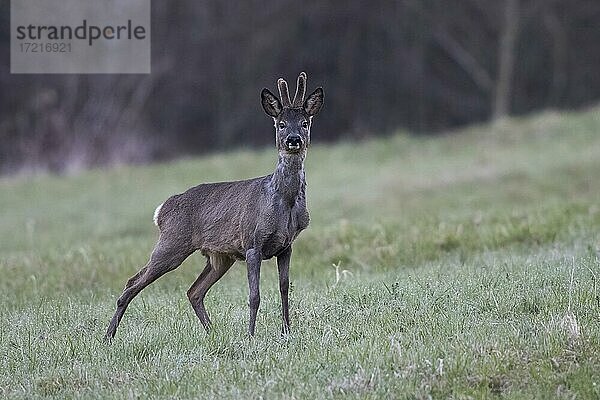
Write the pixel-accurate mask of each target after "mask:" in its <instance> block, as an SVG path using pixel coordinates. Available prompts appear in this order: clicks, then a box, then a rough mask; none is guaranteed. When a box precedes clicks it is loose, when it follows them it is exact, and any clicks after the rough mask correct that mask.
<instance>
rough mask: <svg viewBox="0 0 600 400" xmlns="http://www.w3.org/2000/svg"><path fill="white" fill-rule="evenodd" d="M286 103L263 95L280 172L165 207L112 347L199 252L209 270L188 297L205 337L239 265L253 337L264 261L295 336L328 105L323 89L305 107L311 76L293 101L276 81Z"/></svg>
mask: <svg viewBox="0 0 600 400" xmlns="http://www.w3.org/2000/svg"><path fill="white" fill-rule="evenodd" d="M277 85H278V88H279V96H280V98H281V101H280V100H279V99H278V98H277V97H276V96H275V95H274V94H273V93H271V92H270V91H269V90H268V89H263V91H262V93H261V98H262V106H263V108H264V110H265V112H266V113H267V114H268V115H269V116H271V117H272V118H273V121H274V122H275V137H276V143H277V150H278V152H279V160H278V163H277V167H276V168H275V172H273V173H272V174H270V175H266V176H262V177H259V178H254V179H248V180H244V181H235V182H221V183H207V184H202V185H199V186H196V187H193V188H191V189H189V190H188V191H186V192H184V193H182V194H178V195H175V196H172V197H170V198H169V199H167V201H165V202H164V203H163V204H161V205H160V206H158V208H157V209H156V211H155V213H154V222H155V224H156V225H157V226H158V229H159V230H160V236H159V238H158V242H157V243H156V246H155V247H154V250H153V251H152V255H151V256H150V261H148V263H147V264H146V266H145V267H143V268H142V269H141V270H140V271H139V272H138V273H137V274H135V275H134V276H132V277H131V278H130V279H129V280H128V281H127V284H126V286H125V289H124V290H123V293H122V294H121V296H120V297H119V299H118V300H117V310H116V312H115V315H114V316H113V318H112V320H111V321H110V325H109V326H108V330H107V332H106V338H107V339H109V340H110V339H112V338H113V337H114V336H115V333H116V332H117V327H118V326H119V322H120V321H121V318H122V317H123V314H124V313H125V310H126V309H127V306H128V305H129V303H130V302H131V300H133V298H134V297H135V296H137V294H138V293H140V292H141V291H142V290H143V289H144V288H145V287H146V286H148V285H149V284H151V283H152V282H154V281H155V280H157V279H158V278H160V277H161V276H162V275H164V274H165V273H167V272H169V271H172V270H174V269H175V268H177V267H178V266H179V265H181V263H182V262H183V261H184V260H185V259H186V258H187V257H188V256H189V255H190V254H192V253H193V252H195V251H196V250H200V251H201V252H202V254H203V255H204V256H205V257H206V267H204V270H203V271H202V273H200V276H198V278H197V279H196V281H195V282H194V283H193V284H192V286H191V287H190V288H189V290H188V292H187V295H188V298H189V300H190V303H192V307H193V308H194V311H195V312H196V315H197V316H198V318H199V319H200V322H202V324H203V325H204V328H205V329H207V330H208V329H209V327H210V323H211V322H210V319H209V318H208V314H207V312H206V309H205V308H204V297H205V296H206V293H207V292H208V290H209V289H210V288H211V286H212V285H214V284H215V282H217V281H218V280H219V279H220V278H221V277H222V276H223V275H225V273H226V272H227V271H228V270H229V268H230V267H231V266H232V265H233V263H234V262H235V261H236V260H246V264H247V267H248V286H249V292H250V295H249V306H250V323H249V327H248V333H249V334H250V335H254V327H255V323H256V313H257V311H258V306H259V304H260V293H259V278H260V265H261V261H262V260H267V259H270V258H272V257H277V268H278V270H279V290H280V293H281V306H282V318H283V328H282V332H283V333H284V334H286V333H288V332H289V327H290V321H289V311H288V288H289V267H290V257H291V255H292V242H293V241H294V239H296V237H297V236H298V234H299V233H300V232H301V231H302V230H303V229H304V228H306V227H307V226H308V222H309V217H308V210H307V208H306V196H305V191H306V183H305V179H304V158H305V157H306V150H307V147H308V145H309V143H310V128H311V124H312V119H313V117H314V116H315V115H316V114H317V113H318V112H319V110H320V109H321V107H322V105H323V89H322V88H318V89H316V90H315V91H314V92H313V93H312V94H311V95H310V96H308V98H307V99H306V100H304V95H305V93H306V74H305V73H304V72H302V73H301V74H300V76H299V77H298V83H297V87H296V94H295V96H294V100H293V101H290V97H289V93H288V86H287V82H286V81H285V80H283V79H281V78H280V79H279V80H278V81H277Z"/></svg>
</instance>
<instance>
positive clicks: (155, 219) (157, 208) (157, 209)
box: [152, 203, 165, 226]
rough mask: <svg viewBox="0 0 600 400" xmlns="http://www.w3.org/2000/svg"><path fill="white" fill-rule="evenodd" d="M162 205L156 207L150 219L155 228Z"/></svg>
mask: <svg viewBox="0 0 600 400" xmlns="http://www.w3.org/2000/svg"><path fill="white" fill-rule="evenodd" d="M163 204H165V203H160V205H159V206H158V207H156V210H154V217H152V220H153V221H154V225H156V226H158V214H160V209H161V208H162V206H163Z"/></svg>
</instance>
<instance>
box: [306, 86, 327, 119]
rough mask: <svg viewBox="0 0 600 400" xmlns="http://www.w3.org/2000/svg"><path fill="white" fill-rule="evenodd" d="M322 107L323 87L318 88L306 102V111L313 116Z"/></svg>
mask: <svg viewBox="0 0 600 400" xmlns="http://www.w3.org/2000/svg"><path fill="white" fill-rule="evenodd" d="M321 107H323V88H317V89H316V90H315V91H314V92H312V93H311V94H310V96H308V98H307V99H306V101H305V102H304V111H305V112H306V113H307V114H308V115H310V116H311V117H312V116H314V115H317V113H318V112H319V111H320V110H321Z"/></svg>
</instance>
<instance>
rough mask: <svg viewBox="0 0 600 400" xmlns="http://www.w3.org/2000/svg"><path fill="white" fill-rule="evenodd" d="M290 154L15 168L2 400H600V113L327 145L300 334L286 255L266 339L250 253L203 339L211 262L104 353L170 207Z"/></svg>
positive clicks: (223, 287) (1, 184)
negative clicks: (45, 171)
mask: <svg viewBox="0 0 600 400" xmlns="http://www.w3.org/2000/svg"><path fill="white" fill-rule="evenodd" d="M265 134H271V133H270V131H269V130H266V131H265ZM318 135H319V124H318V121H317V122H316V124H315V128H314V132H313V136H315V137H318ZM275 161H276V153H275V150H274V149H265V150H261V151H256V152H251V151H238V152H233V153H229V154H223V155H214V156H207V157H202V158H197V159H189V160H183V161H177V162H173V163H168V164H158V165H153V166H146V167H115V168H112V169H110V170H103V171H101V170H97V171H89V172H84V173H80V174H77V175H75V176H69V177H56V176H36V177H20V178H19V177H6V178H2V179H0V304H1V307H0V319H1V321H2V322H1V324H0V397H1V398H9V399H20V398H22V399H34V398H85V399H88V398H89V399H93V398H97V399H104V398H141V399H149V398H165V399H167V398H219V399H220V398H244V399H245V398H266V399H273V398H289V399H320V398H361V399H363V398H367V399H368V398H386V399H387V398H400V399H402V398H416V399H421V398H455V399H459V398H461V399H462V398H465V399H466V398H494V397H503V398H512V399H521V398H565V399H572V398H577V399H598V398H600V288H599V286H600V282H599V279H600V108H592V109H589V110H587V111H582V112H577V113H551V112H548V113H543V114H539V115H537V116H533V117H527V118H517V119H510V120H506V121H502V122H500V123H497V124H494V125H482V126H476V127H472V128H468V129H465V130H463V131H460V132H457V133H455V134H448V135H443V136H438V137H435V138H417V137H413V136H410V135H406V134H403V133H398V134H397V135H394V136H391V137H388V138H384V139H374V140H368V141H359V142H346V143H340V144H336V145H315V146H313V147H312V148H311V149H310V151H309V154H308V158H307V162H306V168H307V180H308V205H309V209H310V212H311V225H310V227H309V228H308V229H307V230H306V231H305V232H303V233H302V234H301V235H300V237H299V239H298V240H297V241H296V244H295V246H294V255H293V257H292V267H291V282H292V290H291V295H290V301H291V303H290V313H291V319H292V334H291V335H290V336H289V337H287V338H281V337H280V333H279V332H280V308H279V304H280V303H279V301H280V300H279V292H278V283H277V269H276V267H275V263H274V261H272V260H271V261H268V262H265V263H263V268H262V274H261V295H262V303H261V308H260V310H259V317H258V320H257V333H256V336H255V337H254V338H249V337H247V335H246V330H247V320H248V307H247V295H248V289H247V282H246V271H245V266H244V264H241V263H237V264H236V265H235V266H234V267H233V268H232V269H231V270H230V272H229V273H228V274H227V275H226V276H225V277H224V278H223V279H222V280H221V281H219V282H218V283H217V284H216V285H215V286H214V287H213V289H212V290H211V291H210V292H209V294H208V296H207V300H206V307H207V309H208V312H209V314H210V315H211V318H212V321H213V324H214V328H215V329H214V330H213V331H211V332H210V333H209V334H207V333H205V332H204V330H203V329H202V326H201V324H200V322H199V321H198V320H197V318H196V316H195V314H194V312H193V310H192V308H191V307H190V306H189V303H188V300H187V297H186V295H185V292H186V290H187V288H188V287H189V286H190V285H191V284H192V282H193V281H194V280H195V278H196V276H197V275H198V274H199V273H200V271H201V270H202V268H203V266H204V259H203V257H202V256H201V255H199V254H197V255H193V256H192V257H190V258H189V259H188V260H187V261H186V262H185V263H184V264H183V265H182V266H181V267H180V268H178V269H177V270H175V271H174V272H171V273H169V274H167V275H166V276H164V277H163V278H161V279H160V280H159V281H157V282H156V283H154V284H153V285H151V286H150V287H148V288H147V289H146V290H144V291H143V292H142V293H141V294H140V295H139V296H138V297H137V298H136V299H135V300H134V301H133V303H132V304H131V306H130V307H129V309H128V310H127V312H126V314H125V316H124V318H123V322H122V323H121V326H120V330H119V332H118V333H117V337H116V338H115V340H114V341H113V343H111V344H105V343H104V342H103V341H102V336H103V334H104V332H105V329H106V326H107V324H108V321H109V319H110V317H111V316H112V314H113V312H114V307H115V301H116V299H117V297H118V296H119V295H120V293H121V290H122V288H123V285H124V284H125V282H126V280H127V278H128V277H129V276H131V275H132V274H134V273H135V272H136V271H137V270H138V269H139V268H140V267H141V266H143V265H144V264H145V262H146V260H147V257H148V255H149V252H150V250H151V249H152V247H153V244H154V241H155V239H156V237H157V231H156V228H155V226H154V225H153V224H152V213H153V211H154V208H155V207H156V206H157V205H158V204H160V203H161V202H162V201H164V200H165V199H166V198H167V197H168V196H169V195H171V194H174V193H178V192H181V191H184V190H185V189H187V188H188V187H190V186H193V185H196V184H198V183H200V182H207V181H221V180H234V179H242V178H249V177H253V176H257V175H263V174H266V173H269V172H270V171H271V170H273V168H274V165H275Z"/></svg>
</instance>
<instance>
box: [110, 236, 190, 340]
mask: <svg viewBox="0 0 600 400" xmlns="http://www.w3.org/2000/svg"><path fill="white" fill-rule="evenodd" d="M183 243H185V242H183ZM183 243H182V242H179V241H169V240H166V239H163V238H162V237H161V238H159V240H158V243H157V244H156V246H155V247H154V250H153V251H152V255H151V256H150V260H149V261H148V263H147V264H146V266H145V267H144V268H142V269H141V270H140V271H139V272H138V273H137V274H135V275H134V276H132V277H131V278H129V280H128V281H127V284H126V285H125V289H124V290H123V293H122V294H121V296H120V297H119V299H118V300H117V310H116V311H115V314H114V316H113V317H112V319H111V321H110V324H109V326H108V329H107V331H106V336H105V338H106V339H108V340H110V339H112V338H113V337H114V336H115V334H116V333H117V328H118V326H119V323H120V322H121V318H123V314H124V313H125V310H126V309H127V306H129V303H131V300H133V298H134V297H135V296H137V295H138V294H139V293H140V292H141V291H142V290H143V289H144V288H145V287H146V286H148V285H150V284H151V283H152V282H154V281H155V280H157V279H158V278H160V277H161V276H162V275H164V274H166V273H167V272H169V271H172V270H174V269H175V268H177V267H179V266H180V265H181V263H182V262H183V261H184V260H185V259H186V258H187V257H188V256H189V255H190V254H192V253H193V250H192V249H190V248H189V247H188V246H187V245H185V244H183Z"/></svg>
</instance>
